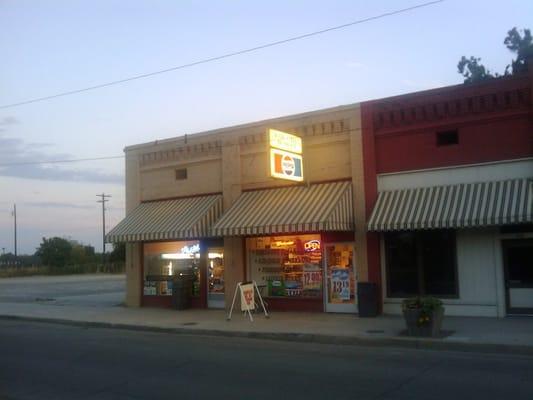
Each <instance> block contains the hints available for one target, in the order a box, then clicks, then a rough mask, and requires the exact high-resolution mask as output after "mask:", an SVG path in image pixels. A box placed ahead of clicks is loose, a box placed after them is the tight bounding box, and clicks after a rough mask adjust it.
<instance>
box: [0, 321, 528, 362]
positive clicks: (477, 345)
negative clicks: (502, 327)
mask: <svg viewBox="0 0 533 400" xmlns="http://www.w3.org/2000/svg"><path fill="white" fill-rule="evenodd" d="M0 320H11V321H29V322H38V323H49V324H58V325H67V326H76V327H82V328H103V329H123V330H129V331H139V332H154V333H171V334H178V335H201V336H215V337H236V338H248V339H262V340H273V341H284V342H299V343H318V344H333V345H351V346H366V347H400V348H407V349H417V350H437V351H438V350H441V351H458V352H468V353H486V354H510V355H521V356H533V346H528V345H514V344H502V343H481V342H459V341H457V342H455V341H446V340H445V339H444V340H443V339H431V338H409V337H391V336H389V337H366V336H334V335H321V334H312V333H290V332H286V333H275V332H244V331H227V330H220V329H201V328H163V327H158V326H147V325H131V324H121V323H112V322H90V321H75V320H69V319H61V318H43V317H25V316H19V315H0Z"/></svg>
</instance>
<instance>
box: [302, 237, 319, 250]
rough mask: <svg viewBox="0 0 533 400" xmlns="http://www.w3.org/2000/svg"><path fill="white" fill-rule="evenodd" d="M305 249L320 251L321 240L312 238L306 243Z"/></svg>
mask: <svg viewBox="0 0 533 400" xmlns="http://www.w3.org/2000/svg"><path fill="white" fill-rule="evenodd" d="M304 250H305V251H318V250H320V240H316V239H315V240H310V241H308V242H305V243H304Z"/></svg>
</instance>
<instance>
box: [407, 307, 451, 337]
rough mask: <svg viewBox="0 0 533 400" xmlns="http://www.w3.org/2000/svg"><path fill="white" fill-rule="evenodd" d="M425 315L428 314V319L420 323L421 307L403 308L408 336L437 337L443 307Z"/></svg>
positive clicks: (442, 315)
mask: <svg viewBox="0 0 533 400" xmlns="http://www.w3.org/2000/svg"><path fill="white" fill-rule="evenodd" d="M426 315H427V316H429V321H427V322H424V323H422V324H421V323H420V322H419V321H420V317H421V316H422V310H421V309H419V308H408V309H404V310H403V317H404V318H405V323H406V324H407V334H408V335H409V336H422V337H437V336H438V335H439V333H440V329H441V326H442V318H443V317H444V307H440V308H437V309H435V310H433V311H431V312H429V313H426Z"/></svg>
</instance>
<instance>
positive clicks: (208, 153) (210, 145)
mask: <svg viewBox="0 0 533 400" xmlns="http://www.w3.org/2000/svg"><path fill="white" fill-rule="evenodd" d="M271 127H272V128H276V129H280V130H283V131H285V132H288V133H293V134H295V135H297V136H300V137H320V136H322V137H324V136H330V135H339V134H346V133H348V132H349V122H348V120H347V119H338V120H332V121H325V122H317V123H314V124H307V125H298V126H296V127H288V126H285V125H282V124H280V125H277V124H274V123H273V124H272V126H271ZM265 131H266V126H265V128H264V129H262V130H261V131H257V132H255V133H250V134H247V135H242V136H239V137H238V143H239V145H240V146H241V148H244V147H248V146H250V145H255V144H264V143H265V142H266V140H267V139H266V132H265ZM190 139H191V140H194V135H192V136H191V138H190ZM174 146H175V147H173V148H166V149H162V150H158V151H151V152H147V153H142V154H140V155H139V165H140V167H141V168H143V167H150V166H156V165H160V164H169V163H173V162H178V163H183V162H188V161H195V160H196V159H203V158H206V157H212V156H220V155H221V154H222V146H224V144H223V140H222V138H221V139H220V140H214V141H213V140H211V141H207V142H203V143H202V142H200V143H196V144H177V145H176V144H174Z"/></svg>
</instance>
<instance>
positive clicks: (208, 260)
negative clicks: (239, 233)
mask: <svg viewBox="0 0 533 400" xmlns="http://www.w3.org/2000/svg"><path fill="white" fill-rule="evenodd" d="M179 279H187V280H189V281H190V282H191V285H190V286H191V290H190V297H191V303H192V306H193V307H202V308H203V307H206V306H207V307H209V308H224V247H223V242H222V241H221V240H201V241H200V240H192V241H191V240H189V241H175V242H153V243H144V244H143V292H142V296H143V297H142V305H145V306H156V307H157V306H161V307H171V305H172V302H171V296H172V288H173V285H174V283H175V282H176V281H177V280H179Z"/></svg>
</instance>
